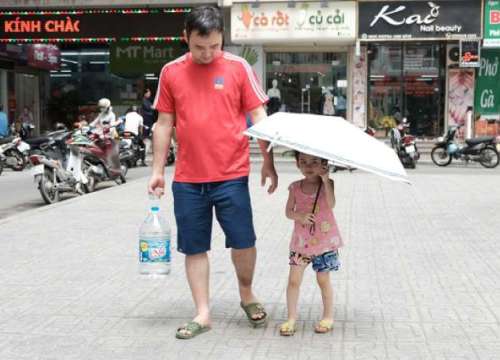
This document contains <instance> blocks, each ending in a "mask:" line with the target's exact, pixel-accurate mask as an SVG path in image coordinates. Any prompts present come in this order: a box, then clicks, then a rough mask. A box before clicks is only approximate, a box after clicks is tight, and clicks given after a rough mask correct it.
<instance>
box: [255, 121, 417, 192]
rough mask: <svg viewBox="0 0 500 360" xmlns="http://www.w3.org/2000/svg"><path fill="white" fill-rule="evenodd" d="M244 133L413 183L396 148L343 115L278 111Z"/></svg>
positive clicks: (335, 161) (392, 178)
mask: <svg viewBox="0 0 500 360" xmlns="http://www.w3.org/2000/svg"><path fill="white" fill-rule="evenodd" d="M245 135H247V136H253V137H256V138H258V139H262V140H267V141H269V142H270V143H271V144H270V146H273V145H275V144H278V145H282V146H286V147H288V148H291V149H294V150H298V151H300V152H303V153H306V154H310V155H314V156H318V157H321V158H323V159H328V160H330V161H333V163H335V164H340V165H343V166H347V167H353V168H357V169H362V170H365V171H368V172H371V173H374V174H377V175H381V176H384V177H386V178H389V179H391V180H396V181H402V182H406V183H408V184H410V181H409V180H408V175H407V174H406V171H405V170H404V168H403V166H402V165H401V162H400V161H399V159H398V157H397V155H396V153H395V152H394V150H392V149H391V148H390V147H389V146H387V145H386V144H384V143H383V142H381V141H379V140H377V139H376V138H374V137H372V136H370V135H368V134H366V133H365V132H364V131H362V130H361V129H359V128H357V127H356V126H354V125H352V124H351V123H349V122H348V121H346V120H344V119H343V118H341V117H336V116H323V115H313V114H294V113H284V112H278V113H274V114H273V115H271V116H269V117H267V118H266V119H264V120H262V121H260V122H259V123H257V124H255V125H254V126H252V127H250V128H249V129H247V130H246V131H245Z"/></svg>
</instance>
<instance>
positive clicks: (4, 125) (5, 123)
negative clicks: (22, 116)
mask: <svg viewBox="0 0 500 360" xmlns="http://www.w3.org/2000/svg"><path fill="white" fill-rule="evenodd" d="M9 133H10V131H9V120H8V119H7V114H6V113H5V112H4V111H3V105H0V137H7V136H9Z"/></svg>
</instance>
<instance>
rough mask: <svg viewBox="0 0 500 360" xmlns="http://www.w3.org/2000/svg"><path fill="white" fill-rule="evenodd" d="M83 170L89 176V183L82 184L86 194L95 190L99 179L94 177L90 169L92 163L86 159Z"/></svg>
mask: <svg viewBox="0 0 500 360" xmlns="http://www.w3.org/2000/svg"><path fill="white" fill-rule="evenodd" d="M82 172H83V174H84V175H85V176H86V177H87V183H86V184H82V186H83V191H84V192H85V193H86V194H89V193H91V192H94V191H95V187H96V185H97V180H96V178H95V177H94V175H92V173H91V171H90V165H89V164H88V163H87V162H85V161H84V162H83V164H82Z"/></svg>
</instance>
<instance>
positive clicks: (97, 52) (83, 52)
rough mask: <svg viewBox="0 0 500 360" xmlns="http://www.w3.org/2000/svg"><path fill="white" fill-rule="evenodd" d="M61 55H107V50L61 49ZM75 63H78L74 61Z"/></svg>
mask: <svg viewBox="0 0 500 360" xmlns="http://www.w3.org/2000/svg"><path fill="white" fill-rule="evenodd" d="M61 55H62V56H93V55H109V51H82V52H79V51H62V52H61ZM75 63H76V64H78V63H77V62H76V61H75Z"/></svg>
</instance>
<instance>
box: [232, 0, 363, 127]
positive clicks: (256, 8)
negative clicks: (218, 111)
mask: <svg viewBox="0 0 500 360" xmlns="http://www.w3.org/2000/svg"><path fill="white" fill-rule="evenodd" d="M356 23H357V18H356V3H355V2H354V1H321V2H319V1H318V2H280V3H268V2H259V3H237V1H233V6H232V8H231V41H232V42H233V43H234V44H243V45H244V47H247V48H248V47H251V48H253V49H254V50H253V51H254V53H255V54H258V53H259V49H260V51H261V53H262V55H263V57H264V59H263V61H262V66H261V67H260V71H261V73H260V74H258V75H259V77H261V78H262V79H263V85H264V86H263V87H264V88H265V89H266V92H267V94H268V96H269V97H270V102H269V104H268V108H267V110H268V113H273V112H275V111H289V112H306V113H316V114H325V115H339V116H344V117H347V118H348V119H350V103H351V91H352V87H351V81H350V79H351V78H350V76H351V67H350V66H349V64H351V63H352V62H351V61H350V60H351V59H352V58H353V56H354V44H355V39H356ZM256 70H257V71H259V67H257V69H256Z"/></svg>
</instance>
